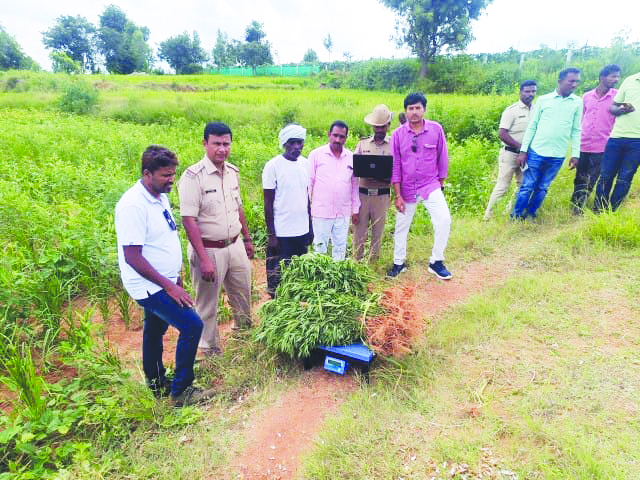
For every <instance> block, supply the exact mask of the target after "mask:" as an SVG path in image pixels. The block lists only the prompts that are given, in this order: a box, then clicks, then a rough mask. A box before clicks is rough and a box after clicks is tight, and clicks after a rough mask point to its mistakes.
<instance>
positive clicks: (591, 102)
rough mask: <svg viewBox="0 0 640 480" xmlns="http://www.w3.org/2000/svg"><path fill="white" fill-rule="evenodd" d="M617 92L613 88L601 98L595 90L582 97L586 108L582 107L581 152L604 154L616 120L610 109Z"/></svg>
mask: <svg viewBox="0 0 640 480" xmlns="http://www.w3.org/2000/svg"><path fill="white" fill-rule="evenodd" d="M617 91H618V90H616V89H615V88H611V89H609V91H608V92H607V93H605V94H604V96H603V97H599V96H598V94H597V93H596V89H595V88H594V89H593V90H589V91H588V92H587V93H585V94H584V95H583V96H582V102H583V104H584V106H583V107H582V138H581V140H580V151H581V152H588V153H602V152H604V147H605V145H606V144H607V140H609V134H610V133H611V129H612V128H613V122H614V120H615V118H616V117H614V116H613V115H611V113H610V112H609V107H610V106H611V104H612V103H613V97H615V95H616V93H617Z"/></svg>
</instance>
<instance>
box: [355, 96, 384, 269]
mask: <svg viewBox="0 0 640 480" xmlns="http://www.w3.org/2000/svg"><path fill="white" fill-rule="evenodd" d="M392 118H393V113H391V111H390V110H389V108H388V107H387V106H386V105H377V106H376V107H375V108H374V109H373V111H372V112H371V113H369V114H368V115H366V116H365V117H364V121H365V123H367V124H369V125H371V126H372V127H373V132H374V133H373V135H371V136H369V137H365V138H363V139H361V140H360V141H359V142H358V145H357V146H356V148H355V151H354V153H357V154H361V155H391V154H392V152H391V145H390V143H389V142H390V139H391V138H390V137H389V136H388V135H387V131H388V130H389V126H390V125H391V119H392ZM360 202H361V205H360V213H359V216H360V221H359V222H358V224H357V225H354V230H353V251H354V257H355V259H356V260H362V258H363V257H364V244H365V242H366V241H367V237H368V236H369V226H371V248H370V253H369V259H370V261H375V260H377V259H378V257H379V255H380V245H381V243H382V234H383V233H384V222H385V219H386V218H387V210H389V205H390V204H391V188H390V183H389V181H381V180H376V179H374V178H360Z"/></svg>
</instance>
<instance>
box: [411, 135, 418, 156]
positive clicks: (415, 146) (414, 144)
mask: <svg viewBox="0 0 640 480" xmlns="http://www.w3.org/2000/svg"><path fill="white" fill-rule="evenodd" d="M411 151H412V152H413V153H416V152H417V151H418V136H417V135H414V136H413V140H412V143H411Z"/></svg>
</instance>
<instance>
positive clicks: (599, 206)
mask: <svg viewBox="0 0 640 480" xmlns="http://www.w3.org/2000/svg"><path fill="white" fill-rule="evenodd" d="M639 164H640V138H610V139H609V141H608V142H607V146H606V147H605V150H604V157H603V159H602V165H601V166H600V181H599V182H598V186H597V188H596V201H595V204H594V206H595V210H596V211H600V210H604V209H607V208H609V205H611V209H612V210H616V209H617V208H618V207H619V206H620V204H621V203H622V200H624V197H626V196H627V193H629V188H630V187H631V181H632V180H633V176H634V175H635V173H636V170H637V169H638V165H639ZM616 176H617V177H618V178H617V180H616V186H615V188H614V189H613V193H612V194H611V198H609V193H610V192H611V187H612V186H613V179H614V178H615V177H616Z"/></svg>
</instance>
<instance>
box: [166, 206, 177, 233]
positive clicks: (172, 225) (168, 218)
mask: <svg viewBox="0 0 640 480" xmlns="http://www.w3.org/2000/svg"><path fill="white" fill-rule="evenodd" d="M162 214H163V215H164V218H165V220H166V221H167V223H168V224H169V228H170V229H171V230H177V229H178V227H176V222H175V221H174V220H173V217H172V216H171V214H170V213H169V210H167V209H166V208H165V210H164V212H162Z"/></svg>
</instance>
